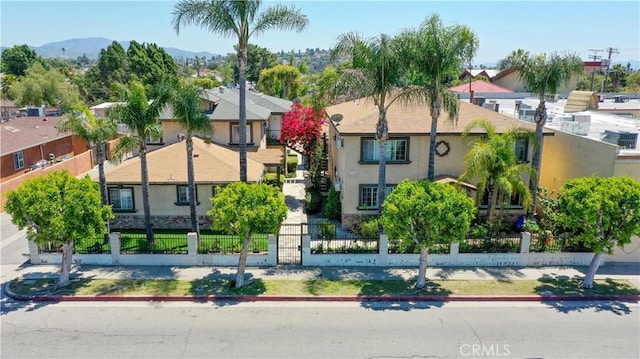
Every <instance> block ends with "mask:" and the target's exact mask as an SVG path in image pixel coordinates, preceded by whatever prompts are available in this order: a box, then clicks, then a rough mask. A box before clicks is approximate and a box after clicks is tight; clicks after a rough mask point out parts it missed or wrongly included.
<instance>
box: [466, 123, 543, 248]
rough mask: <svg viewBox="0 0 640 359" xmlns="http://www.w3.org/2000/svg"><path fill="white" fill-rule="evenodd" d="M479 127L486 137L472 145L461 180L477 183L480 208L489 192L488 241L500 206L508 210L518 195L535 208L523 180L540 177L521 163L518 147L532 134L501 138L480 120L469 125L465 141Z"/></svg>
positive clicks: (515, 131)
mask: <svg viewBox="0 0 640 359" xmlns="http://www.w3.org/2000/svg"><path fill="white" fill-rule="evenodd" d="M476 127H479V128H481V129H482V130H483V132H484V134H483V135H482V136H481V137H479V138H476V139H474V140H473V141H472V142H471V144H470V145H469V150H468V152H467V154H466V155H465V156H464V164H465V171H464V172H463V173H462V175H461V176H460V180H461V181H469V180H476V181H477V195H478V200H477V202H478V203H477V205H478V206H479V205H480V204H481V199H482V197H483V195H484V193H485V191H486V192H487V194H488V207H487V237H488V238H491V236H492V234H493V225H492V223H493V215H494V213H495V208H496V206H497V205H498V204H500V207H501V208H504V206H505V205H508V204H509V203H510V200H511V197H512V196H513V195H514V194H518V195H519V196H520V200H521V201H522V204H523V206H524V207H525V208H526V207H527V206H529V205H530V204H531V201H532V200H531V193H530V192H529V191H528V189H527V184H526V183H525V181H524V180H523V179H522V174H524V173H527V174H529V176H535V175H536V173H535V172H534V170H533V168H531V166H529V165H528V164H526V163H518V159H517V157H516V154H515V147H516V139H519V138H522V139H524V138H530V137H532V136H531V132H529V131H528V130H525V129H521V128H515V129H513V130H511V131H509V132H507V133H504V134H498V133H496V130H495V127H494V126H493V125H492V124H491V123H490V122H489V121H487V120H484V119H480V120H475V121H473V122H471V123H469V124H468V125H467V126H466V127H465V129H464V131H463V132H462V137H463V138H466V137H468V136H469V135H470V134H471V132H472V130H473V129H474V128H476Z"/></svg>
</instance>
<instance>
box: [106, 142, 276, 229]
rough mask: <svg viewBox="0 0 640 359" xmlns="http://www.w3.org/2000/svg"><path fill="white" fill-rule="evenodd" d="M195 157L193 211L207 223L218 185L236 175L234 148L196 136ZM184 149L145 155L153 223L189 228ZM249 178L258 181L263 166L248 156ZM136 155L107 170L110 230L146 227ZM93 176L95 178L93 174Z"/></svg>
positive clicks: (206, 225)
mask: <svg viewBox="0 0 640 359" xmlns="http://www.w3.org/2000/svg"><path fill="white" fill-rule="evenodd" d="M193 142H194V150H193V161H194V169H195V179H196V193H197V214H198V217H199V221H200V223H201V226H202V228H209V226H210V221H209V219H208V217H207V215H206V213H207V211H208V210H209V209H211V201H210V198H211V197H213V196H214V195H215V191H216V187H222V186H225V185H227V184H229V183H233V182H238V181H239V180H240V166H239V158H238V152H236V151H233V150H231V149H229V148H227V147H224V146H220V145H217V144H213V143H212V144H207V143H205V141H204V140H202V139H199V138H194V141H193ZM186 156H187V150H186V146H185V144H184V143H181V142H178V143H174V144H172V145H168V146H165V147H163V148H160V149H158V150H155V151H152V152H149V153H148V154H147V168H148V172H149V186H150V193H149V201H150V206H151V215H152V222H153V227H154V228H156V229H158V228H185V229H187V228H190V215H189V196H188V190H187V185H188V180H187V159H186ZM247 157H248V158H247V181H248V182H249V183H259V182H261V181H262V177H263V174H264V173H265V166H264V165H263V164H262V163H260V162H259V161H256V160H254V159H253V158H252V155H251V154H249V153H248V155H247ZM140 171H141V169H140V158H139V157H135V158H131V159H129V160H126V161H124V162H123V163H122V164H120V165H118V166H116V167H114V168H112V169H110V170H108V171H107V173H106V178H107V186H108V195H109V204H111V205H112V206H113V207H112V208H113V211H114V214H115V216H116V218H115V219H114V220H113V221H112V223H111V229H122V228H124V229H135V228H144V212H143V209H142V190H141V186H140V178H141V173H140ZM94 180H95V181H97V180H98V179H97V177H96V178H94Z"/></svg>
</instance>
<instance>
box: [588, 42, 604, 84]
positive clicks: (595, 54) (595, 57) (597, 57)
mask: <svg viewBox="0 0 640 359" xmlns="http://www.w3.org/2000/svg"><path fill="white" fill-rule="evenodd" d="M589 51H593V55H589V58H590V59H592V60H593V61H598V60H600V59H601V58H602V56H600V55H598V52H602V51H604V50H594V49H589ZM595 82H596V72H595V70H594V71H592V72H591V91H593V89H594V88H595Z"/></svg>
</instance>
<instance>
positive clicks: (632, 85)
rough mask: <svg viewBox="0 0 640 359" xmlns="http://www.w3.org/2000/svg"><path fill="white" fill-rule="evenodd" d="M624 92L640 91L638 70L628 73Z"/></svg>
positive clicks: (639, 72)
mask: <svg viewBox="0 0 640 359" xmlns="http://www.w3.org/2000/svg"><path fill="white" fill-rule="evenodd" d="M625 91H626V92H640V71H636V72H634V73H630V74H629V75H628V76H627V83H626V87H625Z"/></svg>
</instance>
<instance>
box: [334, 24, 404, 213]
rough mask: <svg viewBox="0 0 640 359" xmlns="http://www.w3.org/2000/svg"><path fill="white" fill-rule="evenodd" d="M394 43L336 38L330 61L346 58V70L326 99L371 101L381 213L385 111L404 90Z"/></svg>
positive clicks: (381, 38) (356, 36)
mask: <svg viewBox="0 0 640 359" xmlns="http://www.w3.org/2000/svg"><path fill="white" fill-rule="evenodd" d="M398 49H399V47H398V43H397V42H396V40H395V39H394V38H392V37H390V36H388V35H386V34H381V35H380V36H378V37H372V38H362V37H361V36H360V35H359V34H357V33H345V34H342V35H340V36H339V37H338V40H337V44H336V45H335V47H334V48H333V49H332V57H333V58H334V59H335V58H350V59H351V61H352V64H351V67H350V68H345V69H342V70H341V71H340V72H339V73H338V75H337V78H336V81H335V82H334V83H333V84H331V88H330V89H325V90H324V91H328V92H329V93H330V94H329V96H330V97H335V96H338V95H343V94H344V93H346V92H348V93H349V94H350V95H351V96H353V97H356V98H362V97H367V98H369V97H370V98H371V99H373V103H374V105H375V106H376V107H377V109H378V122H377V123H376V141H378V145H379V152H378V190H377V191H378V193H377V198H378V201H377V202H378V209H379V211H381V210H382V202H384V198H385V188H386V175H387V172H386V164H387V156H386V153H387V151H386V142H387V140H388V139H389V127H388V123H387V110H388V109H389V107H390V106H391V105H392V104H393V103H394V102H396V101H397V100H404V99H405V96H406V92H405V91H404V90H406V88H400V87H399V84H400V83H401V80H402V77H403V74H404V67H403V66H402V63H401V57H400V53H399V51H398Z"/></svg>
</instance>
